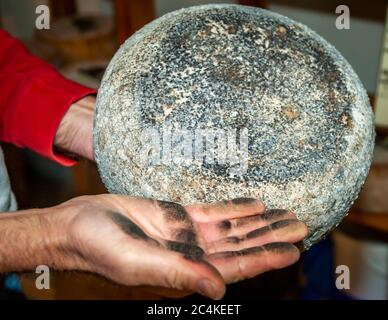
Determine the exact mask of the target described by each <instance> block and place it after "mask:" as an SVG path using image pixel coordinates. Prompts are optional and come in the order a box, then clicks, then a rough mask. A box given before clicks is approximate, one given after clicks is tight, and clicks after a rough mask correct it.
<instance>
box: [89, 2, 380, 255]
mask: <svg viewBox="0 0 388 320" xmlns="http://www.w3.org/2000/svg"><path fill="white" fill-rule="evenodd" d="M167 124H168V125H169V126H170V127H171V128H184V129H188V130H195V129H196V128H213V129H225V128H226V129H228V128H236V129H238V130H242V129H244V128H246V129H247V130H248V137H249V139H248V141H249V149H248V150H249V152H248V170H247V171H246V172H245V173H244V174H242V175H237V176H236V175H235V174H233V173H232V170H231V169H232V168H231V166H228V165H217V164H206V163H203V164H200V165H198V163H192V164H189V165H179V164H176V165H171V164H170V165H166V164H160V165H147V163H145V162H143V161H141V159H140V157H139V154H140V153H141V152H143V151H144V148H145V147H146V146H147V143H148V142H149V141H148V142H147V141H145V139H144V134H143V133H144V131H145V129H147V128H155V127H159V128H160V127H162V126H163V125H167ZM373 145H374V125H373V113H372V109H371V107H370V104H369V100H368V96H367V94H366V92H365V89H364V88H363V86H362V84H361V82H360V80H359V78H358V76H357V75H356V73H355V72H354V70H353V69H352V67H351V66H350V65H349V63H348V62H347V61H346V60H345V59H344V57H342V55H341V54H340V53H339V52H338V51H337V50H336V49H335V48H334V47H333V46H332V45H331V44H329V43H328V42H327V41H326V40H324V39H323V38H322V37H320V36H319V35H317V34H316V33H315V32H314V31H312V30H310V29H309V28H307V27H306V26H304V25H302V24H300V23H297V22H295V21H293V20H291V19H289V18H286V17H284V16H281V15H279V14H276V13H273V12H270V11H266V10H262V9H258V8H251V7H245V6H238V5H205V6H197V7H191V8H185V9H182V10H178V11H175V12H172V13H169V14H166V15H164V16H163V17H161V18H159V19H157V20H155V21H153V22H151V23H150V24H148V25H146V26H145V27H143V28H142V29H141V30H139V31H138V32H136V33H135V34H134V35H133V36H132V37H130V38H129V39H128V40H127V41H126V42H125V43H124V44H123V45H122V46H121V48H120V49H119V50H118V51H117V53H116V54H115V56H114V57H113V59H112V61H111V62H110V64H109V66H108V68H107V70H106V72H105V75H104V77H103V80H102V84H101V87H100V90H99V92H98V97H97V105H96V113H95V120H94V148H95V157H96V161H97V164H98V168H99V171H100V174H101V177H102V180H103V182H104V183H105V185H106V186H107V188H108V190H109V191H110V192H112V193H119V194H126V195H131V196H144V197H152V198H157V199H162V200H169V201H176V202H179V203H182V204H188V203H194V202H210V201H216V200H223V199H230V198H236V197H255V198H259V199H261V200H262V201H263V202H264V203H265V204H266V206H267V207H269V208H288V209H290V210H293V211H294V212H295V213H296V214H297V217H298V218H299V219H301V220H303V221H305V222H306V224H307V226H308V228H309V236H308V238H307V239H306V240H305V241H304V246H305V248H309V247H310V246H311V245H312V244H313V243H315V242H317V241H318V240H320V239H321V238H322V237H324V236H325V235H326V234H327V232H328V231H330V230H331V229H333V228H334V227H335V226H337V225H338V224H339V222H340V221H341V219H342V218H343V217H344V215H345V214H346V213H347V212H348V210H349V208H350V206H351V205H352V203H353V201H354V200H355V199H356V197H357V195H358V193H359V191H360V188H361V186H362V184H363V183H364V181H365V179H366V176H367V174H368V170H369V167H370V163H371V158H372V153H373Z"/></svg>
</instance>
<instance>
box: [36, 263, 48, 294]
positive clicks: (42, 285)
mask: <svg viewBox="0 0 388 320" xmlns="http://www.w3.org/2000/svg"><path fill="white" fill-rule="evenodd" d="M35 273H36V274H39V276H37V277H36V279H35V287H36V288H37V289H38V290H43V289H45V290H49V289H50V268H49V267H48V266H46V265H44V264H42V265H39V266H37V267H36V269H35Z"/></svg>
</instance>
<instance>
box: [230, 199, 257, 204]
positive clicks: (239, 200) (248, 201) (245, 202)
mask: <svg viewBox="0 0 388 320" xmlns="http://www.w3.org/2000/svg"><path fill="white" fill-rule="evenodd" d="M256 201H257V200H256V199H254V198H236V199H232V203H233V204H236V205H240V204H252V203H255V202H256Z"/></svg>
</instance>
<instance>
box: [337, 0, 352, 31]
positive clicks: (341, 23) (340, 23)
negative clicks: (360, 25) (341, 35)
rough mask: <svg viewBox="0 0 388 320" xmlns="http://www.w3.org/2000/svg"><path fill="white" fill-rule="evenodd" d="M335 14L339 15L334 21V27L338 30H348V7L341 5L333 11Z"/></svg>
mask: <svg viewBox="0 0 388 320" xmlns="http://www.w3.org/2000/svg"><path fill="white" fill-rule="evenodd" d="M335 13H336V14H339V16H338V17H337V19H336V20H335V27H336V28H337V29H338V30H344V29H345V30H349V29H350V9H349V7H348V6H346V5H344V4H342V5H339V6H338V7H337V8H336V9H335Z"/></svg>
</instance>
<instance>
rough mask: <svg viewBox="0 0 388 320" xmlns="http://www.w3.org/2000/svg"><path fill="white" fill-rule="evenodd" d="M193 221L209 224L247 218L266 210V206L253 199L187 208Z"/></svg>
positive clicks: (237, 199) (240, 199)
mask: <svg viewBox="0 0 388 320" xmlns="http://www.w3.org/2000/svg"><path fill="white" fill-rule="evenodd" d="M186 209H187V211H188V212H189V213H190V215H191V217H192V218H193V220H195V221H197V222H203V223H208V222H212V221H221V220H226V219H233V218H239V217H246V216H250V215H254V214H258V213H262V212H263V211H264V210H265V206H264V204H263V203H262V202H261V201H259V200H257V199H253V198H236V199H233V200H227V201H220V202H214V203H207V204H195V205H191V206H187V207H186Z"/></svg>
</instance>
